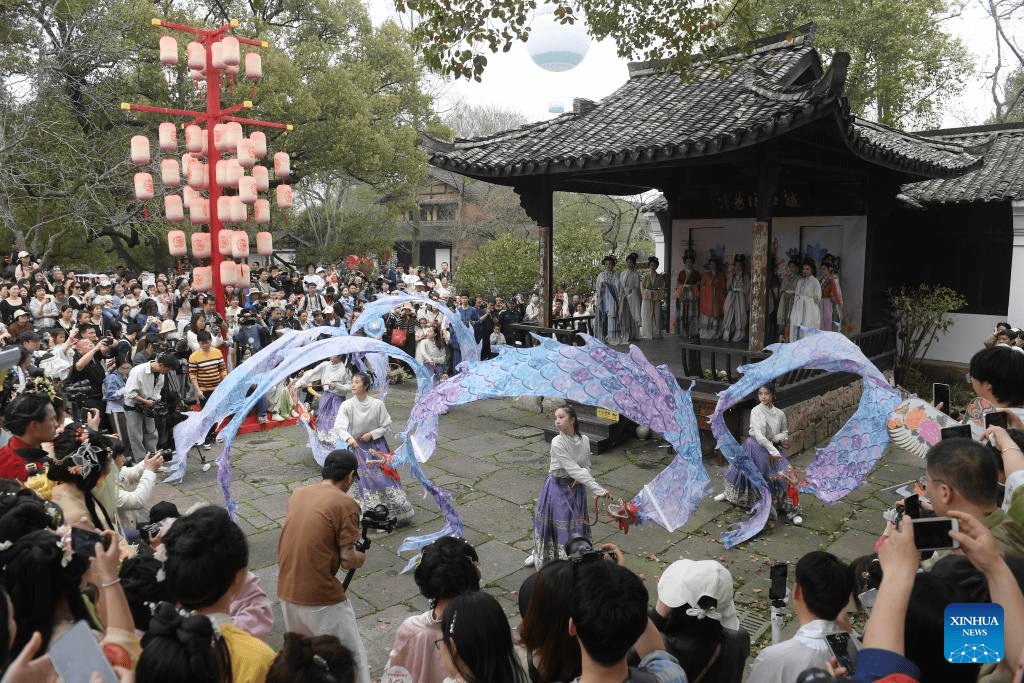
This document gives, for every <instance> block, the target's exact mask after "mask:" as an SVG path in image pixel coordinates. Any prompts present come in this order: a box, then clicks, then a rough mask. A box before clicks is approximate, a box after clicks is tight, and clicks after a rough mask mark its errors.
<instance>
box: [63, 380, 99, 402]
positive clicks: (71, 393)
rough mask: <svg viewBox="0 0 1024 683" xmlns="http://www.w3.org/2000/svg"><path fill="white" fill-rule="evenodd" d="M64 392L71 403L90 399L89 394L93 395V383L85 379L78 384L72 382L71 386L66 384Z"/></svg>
mask: <svg viewBox="0 0 1024 683" xmlns="http://www.w3.org/2000/svg"><path fill="white" fill-rule="evenodd" d="M63 391H64V395H65V396H66V397H67V398H68V400H69V401H75V400H79V399H83V398H88V397H89V394H91V393H92V382H90V381H89V380H87V379H83V380H80V381H78V382H72V383H71V384H65V385H64V388H63Z"/></svg>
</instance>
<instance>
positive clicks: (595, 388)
mask: <svg viewBox="0 0 1024 683" xmlns="http://www.w3.org/2000/svg"><path fill="white" fill-rule="evenodd" d="M580 336H581V337H583V339H584V340H585V342H586V344H585V346H568V345H566V344H561V343H559V342H557V341H555V340H552V339H546V338H543V337H535V339H536V340H537V341H538V342H539V343H540V345H539V346H534V347H530V348H515V347H495V348H496V350H497V351H498V357H497V358H495V359H492V360H488V361H466V362H465V363H464V364H462V365H461V366H460V368H461V372H459V374H457V375H455V376H454V377H452V378H450V379H448V380H446V381H444V382H441V383H439V384H437V385H434V386H433V387H431V388H430V389H428V390H427V391H426V392H424V393H423V394H421V395H420V397H419V400H417V402H416V405H414V406H413V409H412V414H411V415H410V417H409V422H408V424H407V425H406V430H405V432H403V433H402V435H401V436H402V438H403V439H404V443H403V444H402V445H401V446H400V447H399V449H398V451H397V453H400V454H401V457H402V461H403V462H413V461H419V462H426V461H427V460H428V459H429V458H430V456H431V455H432V454H433V452H434V448H435V447H436V445H437V417H438V415H440V414H441V413H443V412H444V411H446V410H448V409H449V408H451V407H452V406H456V405H461V404H464V403H471V402H473V401H477V400H480V399H483V398H507V397H515V396H548V397H559V398H565V399H569V400H573V401H577V402H579V403H584V404H587V405H597V406H601V407H604V408H608V409H610V410H615V411H617V412H619V413H620V414H622V415H624V416H626V417H627V418H629V419H631V420H634V421H636V422H638V423H640V424H645V425H649V426H650V428H651V429H652V430H654V431H656V432H659V433H660V434H661V435H662V436H663V437H664V438H665V440H667V441H668V442H669V443H671V444H672V446H673V448H675V451H676V456H675V458H674V459H673V460H672V463H671V464H670V465H669V466H668V467H666V468H665V469H664V470H663V471H662V472H661V473H660V474H658V475H657V476H656V477H655V478H654V479H653V480H652V481H650V482H649V483H648V484H647V485H645V486H644V488H643V489H642V490H641V491H640V492H639V493H638V494H637V495H636V496H635V497H634V498H633V502H635V503H636V504H637V505H638V507H639V516H640V518H641V519H643V520H650V521H653V522H656V523H657V524H659V525H661V526H663V527H665V528H666V529H668V530H669V531H674V530H675V529H677V528H679V527H680V526H682V525H683V524H684V523H685V522H686V520H687V518H688V517H689V516H690V515H691V514H692V513H693V511H694V510H696V509H697V506H698V505H699V504H700V499H701V497H702V495H703V492H704V488H705V487H706V486H707V484H708V482H709V478H708V475H707V472H706V471H705V469H704V466H703V463H702V462H701V451H700V437H699V434H698V431H697V420H696V417H695V415H694V412H693V403H692V402H691V400H690V391H689V390H688V389H687V390H683V389H682V388H680V386H679V383H678V382H677V381H676V378H675V377H674V376H673V374H672V373H671V372H670V371H669V369H668V368H667V367H665V366H664V365H661V366H658V367H654V366H653V365H651V363H650V362H649V361H648V360H647V358H646V357H644V355H643V353H641V352H640V350H639V349H637V348H636V347H635V346H631V347H630V349H629V352H628V353H620V352H618V351H615V350H614V349H611V348H609V347H607V346H605V345H604V344H603V343H601V342H600V341H598V340H597V339H594V338H593V337H591V336H589V335H580Z"/></svg>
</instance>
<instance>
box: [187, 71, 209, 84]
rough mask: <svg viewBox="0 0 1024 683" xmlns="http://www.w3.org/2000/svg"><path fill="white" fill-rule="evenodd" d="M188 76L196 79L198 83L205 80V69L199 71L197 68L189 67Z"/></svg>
mask: <svg viewBox="0 0 1024 683" xmlns="http://www.w3.org/2000/svg"><path fill="white" fill-rule="evenodd" d="M188 77H189V78H191V79H192V80H193V81H196V82H197V83H198V82H199V81H205V80H206V72H205V71H199V70H198V69H189V70H188Z"/></svg>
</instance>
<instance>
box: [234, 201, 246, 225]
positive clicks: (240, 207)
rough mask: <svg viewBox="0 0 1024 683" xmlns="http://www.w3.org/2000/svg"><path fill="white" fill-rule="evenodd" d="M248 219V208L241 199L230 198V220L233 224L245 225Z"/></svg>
mask: <svg viewBox="0 0 1024 683" xmlns="http://www.w3.org/2000/svg"><path fill="white" fill-rule="evenodd" d="M248 218H249V207H247V206H246V205H245V204H244V203H242V198H241V197H232V198H231V220H233V221H234V222H235V223H245V221H246V219H248Z"/></svg>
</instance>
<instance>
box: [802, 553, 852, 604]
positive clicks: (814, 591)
mask: <svg viewBox="0 0 1024 683" xmlns="http://www.w3.org/2000/svg"><path fill="white" fill-rule="evenodd" d="M796 582H797V584H798V585H799V586H800V588H801V591H802V593H803V600H804V603H806V605H807V609H809V610H810V611H811V613H812V614H814V616H816V617H818V618H819V619H826V620H828V621H835V620H836V617H838V616H839V612H840V611H842V609H843V608H844V607H846V603H847V602H849V601H850V593H851V592H852V591H853V577H851V576H850V568H849V567H847V566H846V563H845V562H843V561H842V560H840V559H839V558H838V557H836V556H835V555H833V554H832V553H826V552H824V551H821V550H815V551H813V552H810V553H807V554H806V555H804V556H803V557H801V558H800V560H799V561H798V562H797V563H796Z"/></svg>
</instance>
